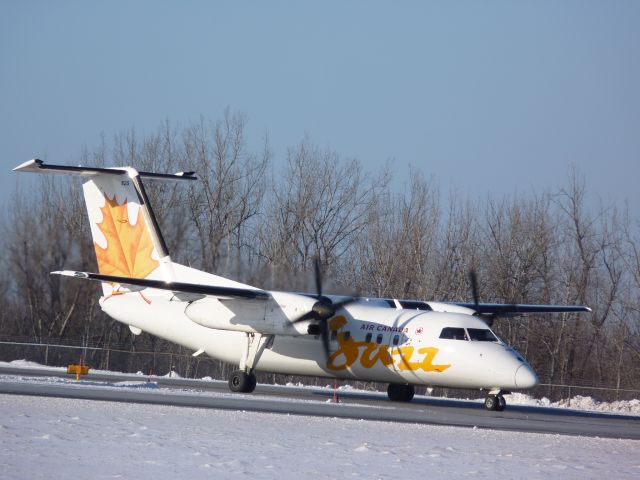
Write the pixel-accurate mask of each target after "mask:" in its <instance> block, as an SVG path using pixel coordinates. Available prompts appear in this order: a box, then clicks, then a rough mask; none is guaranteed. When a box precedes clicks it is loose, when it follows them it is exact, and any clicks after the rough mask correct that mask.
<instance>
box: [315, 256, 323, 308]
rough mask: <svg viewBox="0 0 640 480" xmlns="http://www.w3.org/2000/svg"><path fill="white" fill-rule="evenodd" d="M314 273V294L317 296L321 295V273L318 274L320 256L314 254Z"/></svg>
mask: <svg viewBox="0 0 640 480" xmlns="http://www.w3.org/2000/svg"><path fill="white" fill-rule="evenodd" d="M313 266H314V273H315V277H316V294H317V296H318V298H320V297H322V275H321V274H320V257H318V256H316V257H315V258H314V260H313Z"/></svg>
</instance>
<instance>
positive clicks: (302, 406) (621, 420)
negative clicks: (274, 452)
mask: <svg viewBox="0 0 640 480" xmlns="http://www.w3.org/2000/svg"><path fill="white" fill-rule="evenodd" d="M0 374H3V375H15V376H21V377H38V376H41V377H56V376H57V377H65V378H69V376H68V375H66V374H64V373H62V372H61V371H52V370H46V369H32V368H29V369H25V368H14V367H0ZM142 378H144V377H142ZM132 380H141V377H140V376H132V375H126V374H114V373H93V374H90V375H86V376H83V381H82V386H81V388H79V387H77V386H75V385H73V384H68V383H53V382H34V381H27V382H25V381H20V379H18V378H16V379H15V381H14V380H12V379H11V378H10V377H5V378H4V380H3V381H2V382H0V393H8V394H18V395H38V396H50V397H63V398H79V399H87V400H103V401H112V402H135V403H147V404H161V405H174V406H183V407H195V408H214V409H227V410H248V411H255V412H268V413H278V414H290V415H313V416H326V417H337V418H351V419H363V420H377V421H388V422H404V423H422V424H433V425H449V426H459V427H471V428H473V427H476V428H484V429H496V430H512V431H522V432H537V433H551V434H561V435H584V436H597V437H609V438H627V439H636V440H640V417H634V416H622V415H612V414H602V413H591V412H582V411H574V410H567V409H555V408H541V407H528V406H519V405H509V406H507V409H506V410H505V411H504V412H489V411H487V410H485V409H484V407H483V406H482V404H480V403H478V402H470V401H469V402H466V401H459V400H455V401H453V400H446V399H439V398H431V397H424V396H416V397H415V398H414V400H413V401H412V402H410V403H397V402H390V401H389V400H388V399H387V396H386V394H382V393H380V394H377V393H369V392H366V393H362V392H357V391H353V392H352V391H340V403H339V404H335V403H332V402H331V401H330V400H331V398H332V396H333V392H332V391H331V390H330V389H322V388H318V389H314V388H299V387H283V386H274V385H264V384H259V385H258V387H257V388H256V391H255V392H254V393H253V394H231V393H230V392H229V390H228V387H227V384H226V382H221V381H205V380H190V379H178V378H164V377H158V378H154V379H153V380H154V381H155V382H157V383H158V385H159V387H160V389H133V388H105V386H110V384H113V383H114V382H121V381H132ZM181 389H190V390H199V391H205V392H206V391H212V392H215V393H216V394H215V395H211V396H207V395H202V394H199V395H194V394H193V393H190V392H187V391H181Z"/></svg>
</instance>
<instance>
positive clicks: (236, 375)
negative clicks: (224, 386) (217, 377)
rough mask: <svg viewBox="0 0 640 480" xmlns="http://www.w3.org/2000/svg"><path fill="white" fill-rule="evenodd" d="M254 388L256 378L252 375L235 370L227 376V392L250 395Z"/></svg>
mask: <svg viewBox="0 0 640 480" xmlns="http://www.w3.org/2000/svg"><path fill="white" fill-rule="evenodd" d="M255 388H256V376H255V375H254V374H253V373H247V372H243V371H242V370H235V371H234V372H232V373H231V375H229V390H231V391H232V392H237V393H250V392H253V390H254V389H255Z"/></svg>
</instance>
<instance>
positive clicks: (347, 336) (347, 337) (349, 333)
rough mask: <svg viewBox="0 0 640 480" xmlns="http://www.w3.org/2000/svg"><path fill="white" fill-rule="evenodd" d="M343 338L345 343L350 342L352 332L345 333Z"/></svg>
mask: <svg viewBox="0 0 640 480" xmlns="http://www.w3.org/2000/svg"><path fill="white" fill-rule="evenodd" d="M343 338H344V341H345V342H346V341H347V340H349V339H350V338H351V332H344V334H343Z"/></svg>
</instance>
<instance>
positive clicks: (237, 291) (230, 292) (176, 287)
mask: <svg viewBox="0 0 640 480" xmlns="http://www.w3.org/2000/svg"><path fill="white" fill-rule="evenodd" d="M51 273H52V274H53V275H64V276H67V277H76V278H83V279H86V280H97V281H100V282H109V283H119V284H122V285H134V286H137V287H145V288H157V289H159V290H169V291H172V292H180V293H190V294H199V295H211V296H213V297H218V298H246V299H259V300H266V299H269V298H271V295H270V294H269V293H268V292H265V291H264V290H259V289H251V288H234V287H219V286H215V285H204V284H198V283H183V282H165V281H163V280H151V279H148V278H131V277H119V276H114V275H102V274H100V273H89V272H74V271H73V270H62V271H58V272H51Z"/></svg>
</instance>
